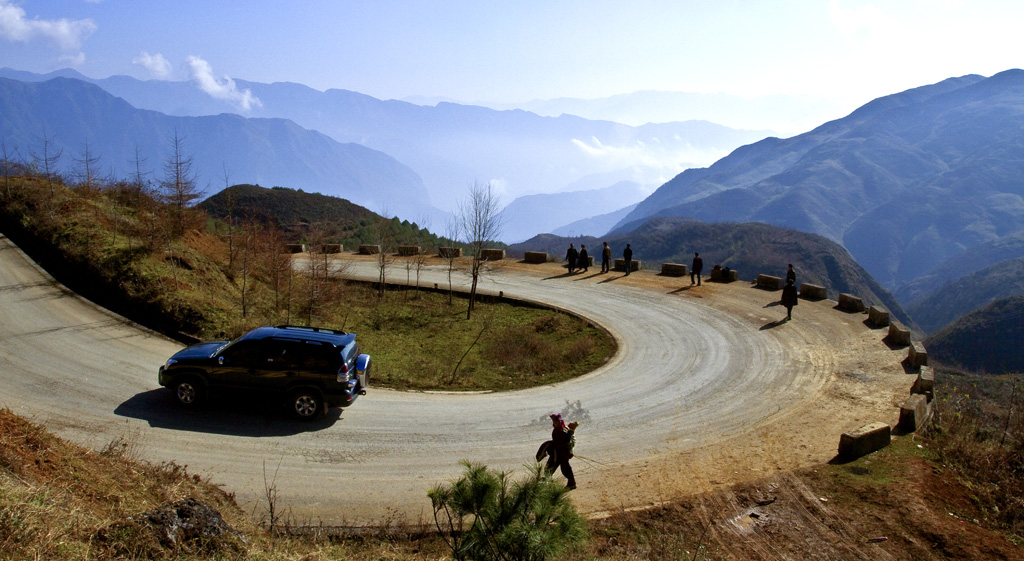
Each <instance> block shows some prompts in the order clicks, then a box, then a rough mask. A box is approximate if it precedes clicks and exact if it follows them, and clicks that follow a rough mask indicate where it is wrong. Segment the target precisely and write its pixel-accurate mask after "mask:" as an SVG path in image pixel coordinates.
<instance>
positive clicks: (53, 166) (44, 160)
mask: <svg viewBox="0 0 1024 561" xmlns="http://www.w3.org/2000/svg"><path fill="white" fill-rule="evenodd" d="M55 138H56V137H53V136H46V129H43V136H42V137H40V139H39V142H40V144H42V150H43V153H42V154H41V155H40V154H37V153H35V152H33V153H32V160H33V163H35V165H36V167H37V168H40V169H42V170H43V177H44V178H45V179H46V184H47V185H48V186H49V187H50V196H51V197H53V182H54V180H55V179H57V164H58V163H60V157H61V156H62V155H64V150H63V149H62V148H57V147H55V146H54V139H55Z"/></svg>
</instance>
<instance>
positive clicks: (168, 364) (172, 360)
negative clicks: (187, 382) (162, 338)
mask: <svg viewBox="0 0 1024 561" xmlns="http://www.w3.org/2000/svg"><path fill="white" fill-rule="evenodd" d="M177 362H178V361H177V360H175V359H173V358H169V359H167V363H166V364H164V366H171V365H174V364H177Z"/></svg>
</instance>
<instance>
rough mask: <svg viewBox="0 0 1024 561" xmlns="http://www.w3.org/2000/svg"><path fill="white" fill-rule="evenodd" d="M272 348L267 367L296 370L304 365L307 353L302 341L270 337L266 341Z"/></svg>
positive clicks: (270, 348)
mask: <svg viewBox="0 0 1024 561" xmlns="http://www.w3.org/2000/svg"><path fill="white" fill-rule="evenodd" d="M265 344H266V346H267V348H268V349H269V350H270V357H269V359H268V360H267V368H271V369H274V370H295V369H298V368H299V367H300V366H301V365H302V357H303V355H304V354H305V353H304V352H303V351H304V350H305V349H303V348H302V342H301V341H295V340H291V339H270V340H268V341H265Z"/></svg>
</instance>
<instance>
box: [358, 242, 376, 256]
mask: <svg viewBox="0 0 1024 561" xmlns="http://www.w3.org/2000/svg"><path fill="white" fill-rule="evenodd" d="M378 253H380V246H379V245H373V244H368V243H361V244H359V255H377V254H378Z"/></svg>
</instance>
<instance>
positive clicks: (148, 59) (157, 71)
mask: <svg viewBox="0 0 1024 561" xmlns="http://www.w3.org/2000/svg"><path fill="white" fill-rule="evenodd" d="M132 64H138V65H139V66H142V67H143V68H145V69H146V70H149V73H150V74H151V75H152V76H153V77H154V78H166V77H168V76H170V75H171V63H170V61H168V60H167V59H166V58H165V57H164V55H162V54H160V53H156V54H155V55H151V54H149V53H147V52H146V51H142V52H141V53H140V54H139V56H137V57H135V58H133V59H132Z"/></svg>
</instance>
